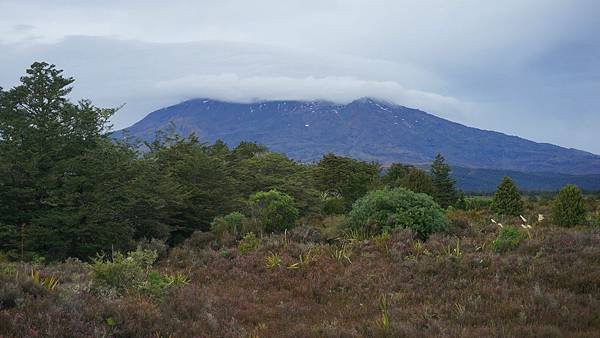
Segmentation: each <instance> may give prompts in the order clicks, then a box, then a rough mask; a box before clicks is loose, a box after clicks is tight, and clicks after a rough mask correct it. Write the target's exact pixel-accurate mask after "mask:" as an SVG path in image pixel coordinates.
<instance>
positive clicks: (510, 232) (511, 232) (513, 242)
mask: <svg viewBox="0 0 600 338" xmlns="http://www.w3.org/2000/svg"><path fill="white" fill-rule="evenodd" d="M520 242H521V232H520V231H519V229H517V228H514V227H504V228H501V229H500V232H499V233H498V237H496V239H495V240H494V241H493V242H492V250H494V251H495V252H497V253H501V252H505V251H508V250H512V249H514V248H516V247H518V246H519V243H520Z"/></svg>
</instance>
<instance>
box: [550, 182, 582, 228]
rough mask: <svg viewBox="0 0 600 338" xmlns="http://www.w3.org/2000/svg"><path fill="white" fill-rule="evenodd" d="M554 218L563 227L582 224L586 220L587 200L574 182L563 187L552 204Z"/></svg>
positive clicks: (555, 222)
mask: <svg viewBox="0 0 600 338" xmlns="http://www.w3.org/2000/svg"><path fill="white" fill-rule="evenodd" d="M552 220H553V221H554V224H556V225H558V226H561V227H573V226H576V225H581V224H583V223H584V221H585V202H584V200H583V196H582V194H581V190H580V189H579V188H578V187H577V186H576V185H573V184H569V185H567V186H565V187H564V188H562V189H561V190H560V192H559V193H558V195H556V198H555V199H554V202H553V204H552Z"/></svg>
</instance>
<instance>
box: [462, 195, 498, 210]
mask: <svg viewBox="0 0 600 338" xmlns="http://www.w3.org/2000/svg"><path fill="white" fill-rule="evenodd" d="M491 205H492V199H490V198H485V197H467V198H465V209H466V210H480V209H486V208H489V207H490V206H491Z"/></svg>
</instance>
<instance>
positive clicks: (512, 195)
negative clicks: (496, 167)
mask: <svg viewBox="0 0 600 338" xmlns="http://www.w3.org/2000/svg"><path fill="white" fill-rule="evenodd" d="M492 211H493V212H495V213H496V214H499V215H511V216H519V215H520V214H522V213H523V201H522V200H521V194H520V193H519V190H518V189H517V186H516V185H515V183H514V182H513V181H512V180H511V179H510V177H508V176H504V178H503V179H502V182H500V185H498V189H497V190H496V193H495V194H494V198H493V200H492Z"/></svg>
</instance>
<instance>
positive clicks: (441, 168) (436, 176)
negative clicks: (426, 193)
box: [431, 154, 458, 208]
mask: <svg viewBox="0 0 600 338" xmlns="http://www.w3.org/2000/svg"><path fill="white" fill-rule="evenodd" d="M450 172H451V170H450V166H449V165H448V164H446V163H445V159H444V157H443V156H442V155H441V154H437V156H436V157H435V159H434V160H433V163H432V164H431V178H432V183H433V198H434V200H435V201H436V202H437V203H438V204H439V205H441V206H442V208H447V207H448V206H450V205H454V203H456V201H457V199H458V192H457V190H456V188H455V186H454V185H455V181H454V179H452V177H451V176H450Z"/></svg>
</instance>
